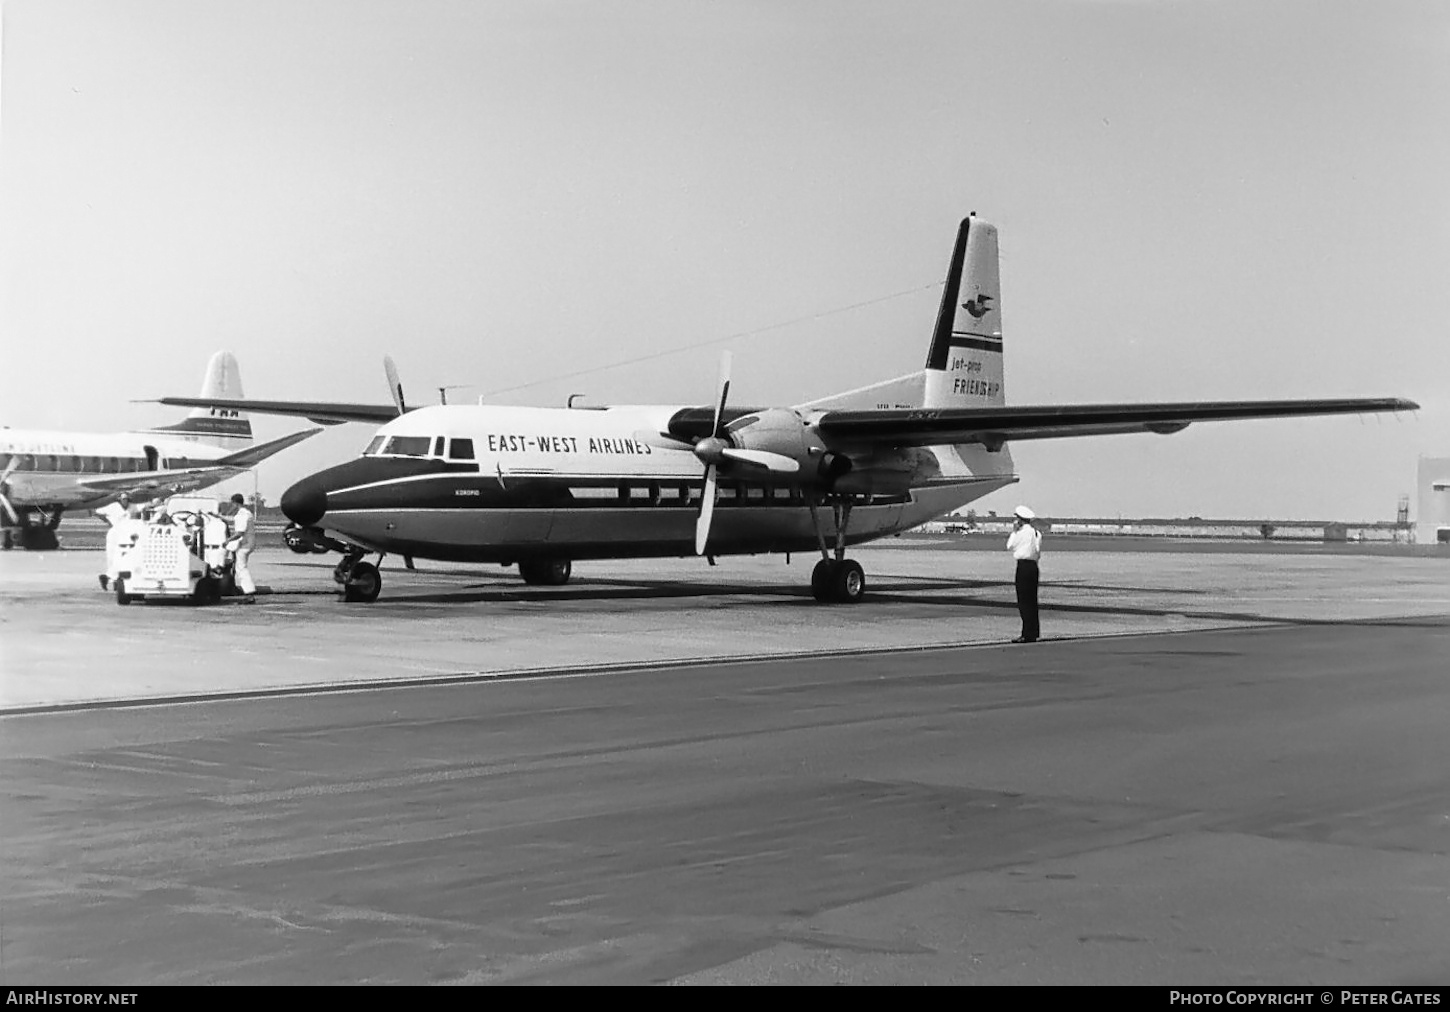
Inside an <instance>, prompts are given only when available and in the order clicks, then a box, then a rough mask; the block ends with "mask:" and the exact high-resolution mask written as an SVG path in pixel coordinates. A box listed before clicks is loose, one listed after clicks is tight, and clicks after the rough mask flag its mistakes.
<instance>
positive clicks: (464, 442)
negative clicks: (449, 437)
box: [448, 439, 473, 460]
mask: <svg viewBox="0 0 1450 1012" xmlns="http://www.w3.org/2000/svg"><path fill="white" fill-rule="evenodd" d="M448 457H449V459H451V460H472V459H473V440H471V439H455V440H453V442H452V443H451V444H450V445H449V447H448Z"/></svg>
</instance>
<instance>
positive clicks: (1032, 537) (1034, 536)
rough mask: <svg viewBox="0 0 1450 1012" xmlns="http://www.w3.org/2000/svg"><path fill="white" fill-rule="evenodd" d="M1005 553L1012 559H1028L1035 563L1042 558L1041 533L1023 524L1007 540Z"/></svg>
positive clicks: (1029, 525)
mask: <svg viewBox="0 0 1450 1012" xmlns="http://www.w3.org/2000/svg"><path fill="white" fill-rule="evenodd" d="M1007 551H1009V552H1011V553H1012V558H1014V559H1029V560H1031V561H1032V562H1036V561H1037V560H1038V559H1040V558H1042V532H1041V531H1039V530H1038V529H1037V528H1036V527H1033V526H1032V525H1031V524H1026V523H1024V524H1023V525H1022V526H1021V527H1019V528H1017V529H1016V530H1015V531H1013V532H1012V536H1011V537H1009V538H1008V539H1007Z"/></svg>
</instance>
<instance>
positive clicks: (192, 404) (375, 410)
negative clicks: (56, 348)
mask: <svg viewBox="0 0 1450 1012" xmlns="http://www.w3.org/2000/svg"><path fill="white" fill-rule="evenodd" d="M156 403H158V404H170V405H172V406H173V407H182V408H232V409H235V410H237V411H252V412H255V413H257V414H259V415H293V416H296V417H299V418H306V419H308V420H309V421H313V422H316V423H317V424H319V425H341V424H342V423H343V422H372V423H374V424H376V425H381V424H382V423H384V422H391V421H392V420H393V419H394V418H397V417H398V415H400V414H401V413H402V412H401V411H400V410H399V409H398V406H397V405H395V404H329V403H326V402H322V401H252V400H245V399H240V398H230V399H229V398H217V397H162V398H161V399H160V400H158V401H157V402H156Z"/></svg>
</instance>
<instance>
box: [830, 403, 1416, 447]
mask: <svg viewBox="0 0 1450 1012" xmlns="http://www.w3.org/2000/svg"><path fill="white" fill-rule="evenodd" d="M1417 408H1419V405H1418V404H1416V403H1415V402H1414V401H1407V400H1403V399H1401V398H1398V397H1373V398H1346V399H1339V400H1320V399H1315V400H1288V401H1187V402H1182V403H1170V404H1060V405H1044V406H1039V407H1030V406H1028V407H990V408H910V409H895V410H843V411H827V412H825V414H823V415H822V416H821V417H820V418H819V419H817V421H816V430H817V431H818V432H819V433H820V434H821V436H822V437H823V438H825V439H826V440H827V441H828V442H830V443H832V444H833V445H872V446H932V445H938V444H943V443H951V444H956V443H982V444H984V445H986V446H989V447H995V446H1000V445H1001V444H1002V443H1004V442H1007V441H1013V440H1019V439H1062V438H1066V437H1070V436H1100V435H1107V434H1111V433H1117V432H1157V433H1169V432H1178V431H1179V430H1181V429H1184V428H1187V427H1188V426H1189V425H1190V424H1191V423H1193V422H1210V421H1224V420H1228V419H1244V418H1286V417H1293V416H1298V415H1340V414H1359V413H1363V412H1377V411H1414V410H1416V409H1417Z"/></svg>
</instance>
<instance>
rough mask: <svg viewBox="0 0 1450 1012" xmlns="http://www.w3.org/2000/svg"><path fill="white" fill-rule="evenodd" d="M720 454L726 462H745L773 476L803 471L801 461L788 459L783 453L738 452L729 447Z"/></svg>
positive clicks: (762, 451) (763, 451)
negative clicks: (765, 470) (767, 471)
mask: <svg viewBox="0 0 1450 1012" xmlns="http://www.w3.org/2000/svg"><path fill="white" fill-rule="evenodd" d="M720 454H721V456H723V457H724V458H725V459H726V460H743V461H745V462H746V463H747V464H755V465H757V466H759V467H763V468H766V469H767V470H769V471H770V472H771V473H772V474H795V473H796V472H797V471H799V470H800V469H801V465H800V461H798V460H796V459H795V458H794V457H787V456H786V455H785V454H783V453H771V452H770V451H769V450H737V449H734V448H733V447H727V448H725V449H723V450H721V451H720Z"/></svg>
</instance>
